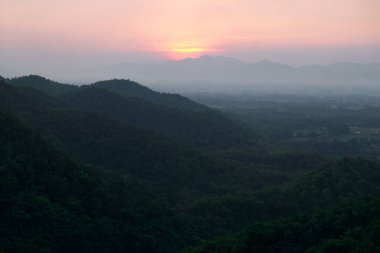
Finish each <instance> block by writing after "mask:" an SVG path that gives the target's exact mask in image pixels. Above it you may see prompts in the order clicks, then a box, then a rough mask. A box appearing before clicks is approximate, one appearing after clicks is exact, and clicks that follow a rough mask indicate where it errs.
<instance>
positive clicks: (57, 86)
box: [7, 75, 77, 95]
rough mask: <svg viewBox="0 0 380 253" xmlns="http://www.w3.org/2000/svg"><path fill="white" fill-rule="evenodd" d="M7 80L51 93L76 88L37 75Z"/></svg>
mask: <svg viewBox="0 0 380 253" xmlns="http://www.w3.org/2000/svg"><path fill="white" fill-rule="evenodd" d="M7 82H8V83H10V84H12V85H15V86H21V87H32V88H35V89H38V90H41V91H43V92H45V93H46V94H51V95H59V94H64V93H67V92H70V91H73V90H76V89H77V86H74V85H68V84H61V83H58V82H54V81H52V80H49V79H46V78H44V77H41V76H38V75H29V76H22V77H15V78H12V79H8V80H7Z"/></svg>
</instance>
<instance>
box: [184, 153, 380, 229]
mask: <svg viewBox="0 0 380 253" xmlns="http://www.w3.org/2000/svg"><path fill="white" fill-rule="evenodd" d="M379 185H380V165H379V164H378V163H375V162H371V161H368V160H365V159H343V160H339V161H335V162H331V163H329V164H327V165H325V166H324V167H323V168H320V169H318V170H316V171H314V172H311V173H309V174H308V175H306V176H303V177H301V178H297V179H295V180H293V181H291V182H289V183H285V184H284V185H280V186H276V187H273V188H272V189H264V190H262V191H259V192H256V193H243V194H230V195H226V196H224V197H216V198H208V199H205V200H202V201H199V202H198V203H195V204H194V205H193V206H192V207H191V208H190V210H188V212H189V213H191V214H192V216H193V217H198V219H199V220H200V221H202V222H200V224H207V225H205V226H204V231H209V233H211V234H228V233H231V232H238V231H239V230H241V229H242V228H243V227H245V226H247V225H249V224H253V223H255V222H258V221H263V220H271V219H277V218H282V217H290V216H292V215H294V214H297V213H308V212H311V211H313V210H318V209H323V208H327V207H331V206H334V205H336V204H337V203H342V202H345V201H347V200H350V199H358V198H361V197H364V196H367V195H379V194H380V186H379ZM205 220H207V223H205V222H204V221H205ZM210 227H211V228H212V229H208V228H210Z"/></svg>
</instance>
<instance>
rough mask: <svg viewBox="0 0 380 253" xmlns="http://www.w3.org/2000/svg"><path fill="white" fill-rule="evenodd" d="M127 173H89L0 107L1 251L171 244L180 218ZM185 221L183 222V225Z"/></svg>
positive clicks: (144, 248) (169, 247) (166, 248)
mask: <svg viewBox="0 0 380 253" xmlns="http://www.w3.org/2000/svg"><path fill="white" fill-rule="evenodd" d="M138 189H139V188H138V187H137V185H136V184H135V183H133V181H132V180H127V179H123V177H121V176H118V177H117V178H116V177H109V178H107V179H105V178H104V176H102V177H100V175H99V176H98V175H96V174H94V170H93V169H91V168H88V167H86V166H83V165H81V164H79V163H77V162H74V161H72V160H71V159H70V158H68V157H67V155H65V154H63V153H61V152H60V151H58V150H57V149H55V148H54V147H53V146H51V145H50V144H49V143H47V142H46V141H44V140H43V139H41V137H39V136H38V135H36V134H35V133H33V132H32V131H31V130H29V129H27V128H25V127H24V126H22V125H21V124H20V123H19V122H18V121H17V120H15V119H13V118H12V117H10V116H8V115H6V114H4V113H2V112H0V202H1V205H0V223H1V226H0V251H1V252H171V251H173V249H174V248H176V247H177V246H176V243H178V242H179V241H181V240H179V239H178V238H180V237H181V236H182V235H181V234H178V236H173V234H172V233H174V234H175V230H176V229H179V228H181V227H182V226H183V227H186V226H185V225H182V224H181V221H176V224H177V225H178V226H177V227H172V226H171V225H168V224H169V223H168V222H169V221H170V220H173V222H175V221H174V220H175V218H173V217H174V214H173V213H170V211H169V210H168V209H165V208H163V207H162V206H159V205H156V204H153V203H152V202H151V201H150V200H149V198H151V197H149V198H148V196H145V193H144V191H141V190H138ZM183 227H182V228H181V229H183Z"/></svg>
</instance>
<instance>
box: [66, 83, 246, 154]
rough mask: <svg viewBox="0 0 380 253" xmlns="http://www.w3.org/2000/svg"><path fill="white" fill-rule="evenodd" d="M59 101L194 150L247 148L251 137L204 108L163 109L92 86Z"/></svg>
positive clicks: (234, 124) (163, 107) (151, 103)
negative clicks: (154, 133)
mask: <svg viewBox="0 0 380 253" xmlns="http://www.w3.org/2000/svg"><path fill="white" fill-rule="evenodd" d="M63 99H64V101H66V102H67V103H68V104H69V105H71V107H72V108H73V109H76V110H83V111H89V112H96V113H101V114H104V115H107V116H109V117H112V118H114V119H116V120H118V121H120V122H123V123H125V124H127V125H130V126H137V127H141V128H145V129H150V130H153V131H157V132H158V133H160V134H163V135H165V136H167V137H169V138H171V139H173V140H176V141H179V142H181V143H184V144H187V145H193V146H196V147H211V148H212V147H214V148H216V147H219V148H220V147H230V146H239V145H247V143H249V141H250V140H252V138H253V136H252V135H251V133H250V132H249V131H248V130H247V129H244V128H243V127H242V126H240V125H239V124H237V123H235V122H233V121H231V120H229V119H227V118H225V117H224V116H223V115H222V114H221V113H219V112H216V111H213V110H211V109H207V108H202V109H201V110H188V109H182V108H180V107H177V108H174V106H173V107H169V106H163V105H159V104H155V103H153V102H150V101H147V100H145V99H142V98H137V97H123V96H121V95H119V94H116V93H113V92H111V91H108V90H105V89H101V88H97V87H92V86H90V87H83V88H81V89H80V90H78V91H76V92H73V93H70V94H67V95H66V96H64V97H63Z"/></svg>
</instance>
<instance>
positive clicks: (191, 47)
mask: <svg viewBox="0 0 380 253" xmlns="http://www.w3.org/2000/svg"><path fill="white" fill-rule="evenodd" d="M210 51H211V50H210V49H209V48H207V47H205V46H202V45H200V44H199V43H195V42H193V41H187V42H180V43H174V44H171V45H169V47H168V57H169V58H171V59H175V60H178V59H183V58H189V57H190V58H196V57H200V56H202V55H204V54H208V53H209V52H210Z"/></svg>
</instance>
